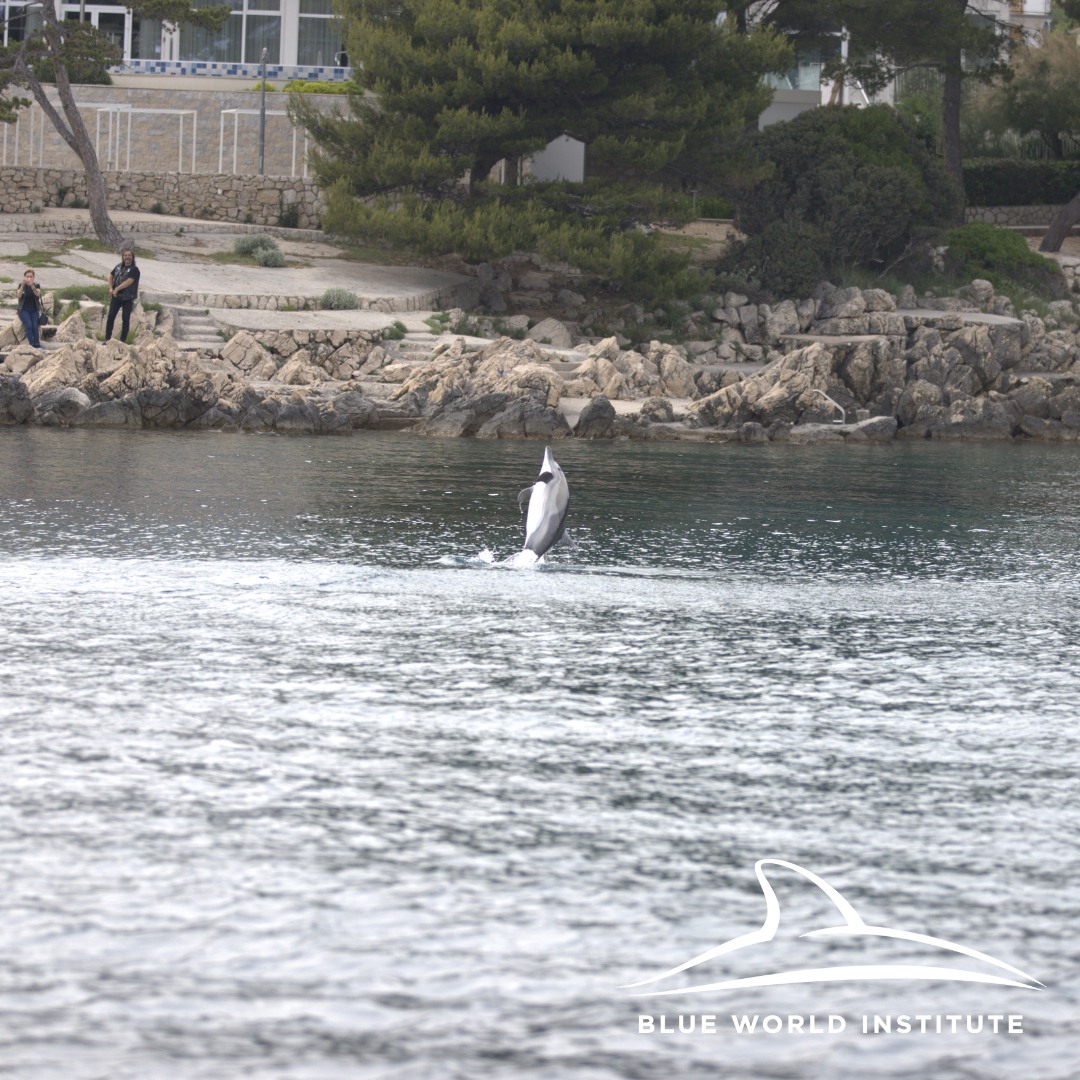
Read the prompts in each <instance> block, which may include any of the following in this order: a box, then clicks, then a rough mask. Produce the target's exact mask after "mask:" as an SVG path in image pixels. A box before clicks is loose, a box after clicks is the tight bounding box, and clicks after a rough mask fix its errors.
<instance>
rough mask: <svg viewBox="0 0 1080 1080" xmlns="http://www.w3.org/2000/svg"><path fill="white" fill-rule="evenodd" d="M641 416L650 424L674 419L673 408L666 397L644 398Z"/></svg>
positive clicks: (668, 421)
mask: <svg viewBox="0 0 1080 1080" xmlns="http://www.w3.org/2000/svg"><path fill="white" fill-rule="evenodd" d="M613 411H614V410H613ZM641 416H642V417H643V418H644V419H645V420H648V421H649V422H650V423H652V424H670V423H671V422H672V421H673V420H674V419H675V409H674V408H673V407H672V404H671V402H670V401H668V400H667V398H662V397H651V398H646V399H645V401H643V402H642V404H641Z"/></svg>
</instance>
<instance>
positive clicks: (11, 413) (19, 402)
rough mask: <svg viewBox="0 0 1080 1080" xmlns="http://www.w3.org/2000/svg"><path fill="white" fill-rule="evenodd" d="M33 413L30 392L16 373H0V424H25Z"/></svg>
mask: <svg viewBox="0 0 1080 1080" xmlns="http://www.w3.org/2000/svg"><path fill="white" fill-rule="evenodd" d="M33 415H34V403H33V402H32V401H31V400H30V392H29V391H28V390H27V388H26V385H25V384H24V383H23V381H22V379H20V378H19V377H18V376H16V375H0V424H5V425H7V424H25V423H26V422H27V421H28V420H29V419H30V418H31V417H32V416H33Z"/></svg>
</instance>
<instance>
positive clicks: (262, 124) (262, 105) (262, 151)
mask: <svg viewBox="0 0 1080 1080" xmlns="http://www.w3.org/2000/svg"><path fill="white" fill-rule="evenodd" d="M269 55H270V54H269V51H268V50H267V49H263V51H262V56H261V57H260V58H259V64H260V66H261V68H262V83H261V86H260V89H259V175H260V176H262V175H263V162H264V158H265V155H266V58H267V57H268V56H269Z"/></svg>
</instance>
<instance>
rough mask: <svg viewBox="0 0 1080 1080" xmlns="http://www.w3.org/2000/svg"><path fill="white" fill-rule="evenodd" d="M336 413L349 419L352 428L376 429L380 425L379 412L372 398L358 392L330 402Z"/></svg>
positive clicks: (342, 395) (335, 398)
mask: <svg viewBox="0 0 1080 1080" xmlns="http://www.w3.org/2000/svg"><path fill="white" fill-rule="evenodd" d="M330 404H331V405H332V406H333V408H334V411H335V412H337V413H339V414H340V415H342V416H344V417H347V418H348V421H349V426H350V427H351V428H354V429H356V428H374V427H377V426H378V423H379V410H378V407H377V406H376V405H375V402H374V401H372V400H371V398H368V397H364V395H363V394H361V393H359V392H357V391H356V390H347V391H345V392H344V393H341V394H338V395H336V396H335V397H334V398H333V399H332V400H331V402H330Z"/></svg>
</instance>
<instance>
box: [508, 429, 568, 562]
mask: <svg viewBox="0 0 1080 1080" xmlns="http://www.w3.org/2000/svg"><path fill="white" fill-rule="evenodd" d="M526 499H528V500H529V511H528V514H527V515H526V517H525V550H526V551H532V552H534V553H535V555H536V557H537V558H538V559H539V558H540V557H541V556H542V555H543V554H544V552H546V551H547V550H548V549H549V548H551V547H552V545H553V544H556V543H558V542H559V540H561V539H562V535H563V532H564V530H565V529H566V511H567V509H568V507H569V506H570V488H569V487H568V486H567V483H566V477H565V476H564V475H563V471H562V469H560V468H559V466H558V463H557V462H556V461H555V459H554V458H553V457H552V456H551V447H550V446H548V447H545V448H544V461H543V463H542V464H541V466H540V475H539V476H538V477H537V479H536V483H534V484H532V485H531V486H529V487H527V488H526V489H525V490H524V491H523V492H522V493H521V494H520V495H519V496H518V506H521V505H522V504H523V503H524V502H525V500H526Z"/></svg>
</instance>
